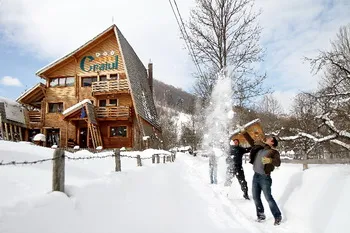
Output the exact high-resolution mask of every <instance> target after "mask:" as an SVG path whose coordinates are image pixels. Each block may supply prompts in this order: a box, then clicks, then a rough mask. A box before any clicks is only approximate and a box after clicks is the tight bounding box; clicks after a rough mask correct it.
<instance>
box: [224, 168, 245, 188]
mask: <svg viewBox="0 0 350 233" xmlns="http://www.w3.org/2000/svg"><path fill="white" fill-rule="evenodd" d="M226 176H227V183H226V184H225V186H230V185H231V183H232V179H233V177H235V176H236V178H237V180H238V183H239V184H240V185H241V189H242V191H243V193H244V194H248V185H247V181H246V180H245V176H244V170H243V167H242V166H233V167H229V168H227V174H226Z"/></svg>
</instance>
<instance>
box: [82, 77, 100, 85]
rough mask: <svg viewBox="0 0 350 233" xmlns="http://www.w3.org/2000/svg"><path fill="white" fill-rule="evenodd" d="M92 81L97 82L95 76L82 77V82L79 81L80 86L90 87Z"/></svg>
mask: <svg viewBox="0 0 350 233" xmlns="http://www.w3.org/2000/svg"><path fill="white" fill-rule="evenodd" d="M93 82H97V77H96V76H95V77H83V78H82V82H81V86H82V87H91V84H92V83H93Z"/></svg>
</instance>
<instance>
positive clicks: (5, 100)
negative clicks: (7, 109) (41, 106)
mask: <svg viewBox="0 0 350 233" xmlns="http://www.w3.org/2000/svg"><path fill="white" fill-rule="evenodd" d="M0 102H3V103H7V104H11V105H20V104H19V103H17V102H16V101H14V100H11V99H9V98H6V97H2V96H0Z"/></svg>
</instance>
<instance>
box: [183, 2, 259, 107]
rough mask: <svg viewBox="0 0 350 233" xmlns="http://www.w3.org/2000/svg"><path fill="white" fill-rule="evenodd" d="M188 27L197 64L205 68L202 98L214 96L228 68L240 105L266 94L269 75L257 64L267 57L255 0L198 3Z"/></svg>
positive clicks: (200, 84)
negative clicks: (221, 74)
mask: <svg viewBox="0 0 350 233" xmlns="http://www.w3.org/2000/svg"><path fill="white" fill-rule="evenodd" d="M196 2H197V6H196V8H194V9H193V10H192V11H191V16H190V20H189V23H188V24H187V28H188V29H189V35H187V34H186V36H185V39H186V40H188V41H189V43H190V46H191V48H192V49H193V55H194V57H195V58H196V61H197V62H198V63H200V64H199V65H200V67H201V68H202V69H203V71H202V72H200V73H199V74H198V75H197V76H196V77H197V80H198V82H197V88H196V89H195V90H196V92H197V94H199V96H200V97H202V98H204V99H206V98H207V97H208V96H210V94H211V91H212V89H213V85H214V84H215V80H216V79H217V77H216V76H215V75H214V74H216V73H217V72H218V71H220V70H221V69H223V68H224V67H229V68H230V71H232V74H233V75H232V79H233V81H234V85H235V87H236V88H235V96H234V98H235V99H237V102H238V105H240V106H243V105H244V103H245V102H246V101H247V100H249V99H250V98H252V97H255V96H258V95H261V94H265V93H266V91H264V89H263V88H262V86H261V85H262V81H263V80H264V79H265V78H266V75H259V74H257V72H255V70H254V68H253V64H254V63H256V62H260V61H261V60H262V57H263V51H262V48H261V47H260V45H259V40H260V33H261V27H260V26H259V25H258V23H257V18H258V16H259V15H260V13H259V12H258V13H256V12H254V0H196Z"/></svg>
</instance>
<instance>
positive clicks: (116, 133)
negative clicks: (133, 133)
mask: <svg viewBox="0 0 350 233" xmlns="http://www.w3.org/2000/svg"><path fill="white" fill-rule="evenodd" d="M127 129H128V128H127V127H126V126H117V127H110V131H109V135H110V137H126V136H127Z"/></svg>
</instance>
